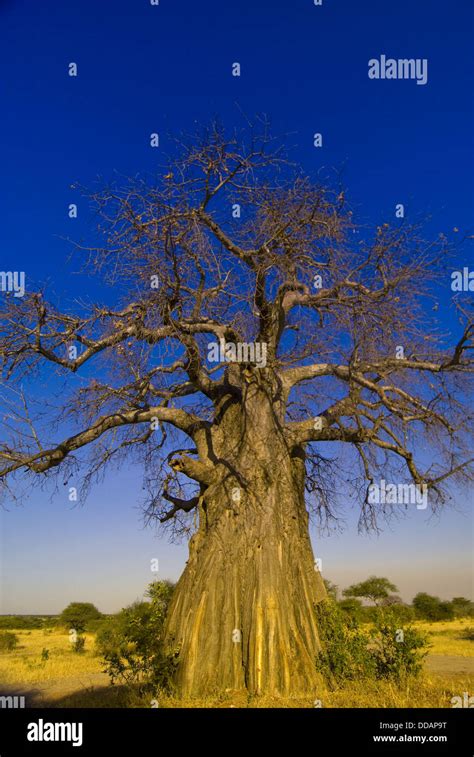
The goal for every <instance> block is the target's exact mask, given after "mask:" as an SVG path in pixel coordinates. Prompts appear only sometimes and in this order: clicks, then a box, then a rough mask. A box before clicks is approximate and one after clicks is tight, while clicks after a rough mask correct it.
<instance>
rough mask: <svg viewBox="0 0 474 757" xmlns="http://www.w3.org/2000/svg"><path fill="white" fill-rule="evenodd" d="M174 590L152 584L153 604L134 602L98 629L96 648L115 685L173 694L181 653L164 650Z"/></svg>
mask: <svg viewBox="0 0 474 757" xmlns="http://www.w3.org/2000/svg"><path fill="white" fill-rule="evenodd" d="M173 589H174V586H173V584H171V583H170V582H168V581H156V582H154V583H152V584H150V586H149V588H148V592H147V594H148V596H149V598H150V600H151V601H149V602H148V601H146V602H135V603H134V604H132V605H130V606H129V607H126V608H125V609H123V610H121V612H119V613H117V615H114V616H110V617H109V618H107V620H106V621H105V622H104V623H103V625H102V627H101V628H100V629H99V631H98V633H97V637H96V645H97V649H98V651H99V653H100V654H101V655H102V656H103V658H104V660H105V671H106V672H107V673H108V674H109V676H110V678H111V682H112V684H114V683H115V682H116V681H120V682H123V683H126V684H132V683H133V684H137V683H138V684H139V685H140V687H141V688H142V689H143V690H146V689H150V690H156V689H162V690H170V689H171V681H172V678H173V673H174V671H175V668H176V663H177V656H178V650H176V651H175V652H174V653H171V654H170V653H167V652H165V650H164V648H163V629H164V624H165V620H166V614H167V611H168V607H169V603H170V601H171V596H172V593H173Z"/></svg>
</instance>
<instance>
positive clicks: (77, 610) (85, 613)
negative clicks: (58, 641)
mask: <svg viewBox="0 0 474 757" xmlns="http://www.w3.org/2000/svg"><path fill="white" fill-rule="evenodd" d="M102 617H103V616H102V613H101V612H99V610H98V609H97V607H96V606H95V605H93V604H92V602H70V603H69V604H68V606H67V607H65V608H64V610H63V611H62V613H61V615H60V616H59V621H60V623H62V624H63V625H65V626H66V628H74V629H75V630H76V631H77V632H78V633H82V632H83V631H85V630H86V628H87V624H88V622H89V621H91V620H98V619H99V618H102Z"/></svg>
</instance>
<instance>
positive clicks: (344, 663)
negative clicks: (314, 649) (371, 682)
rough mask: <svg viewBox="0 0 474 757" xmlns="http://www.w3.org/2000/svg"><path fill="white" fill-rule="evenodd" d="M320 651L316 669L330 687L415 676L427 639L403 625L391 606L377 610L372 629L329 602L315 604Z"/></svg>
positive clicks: (337, 605)
mask: <svg viewBox="0 0 474 757" xmlns="http://www.w3.org/2000/svg"><path fill="white" fill-rule="evenodd" d="M316 614H317V621H318V629H319V635H320V641H321V646H322V649H321V652H320V653H319V656H318V667H319V669H320V670H321V672H322V674H323V675H324V677H325V678H326V680H327V681H328V683H329V684H331V685H335V684H336V685H337V684H340V683H342V682H343V681H346V680H354V679H358V680H360V679H364V678H365V679H375V678H385V679H392V680H396V681H400V680H402V679H404V678H406V677H409V676H411V677H416V676H417V675H419V673H420V672H421V670H422V667H423V659H424V657H425V655H426V654H427V640H426V637H425V636H424V635H423V634H421V633H420V632H419V631H417V630H416V629H414V628H413V627H411V626H403V624H401V623H400V620H399V618H398V617H397V614H396V611H394V608H393V607H390V608H387V607H384V608H381V607H379V608H376V616H375V623H374V627H373V628H372V629H369V630H366V629H362V628H361V626H360V624H359V621H358V620H357V618H355V617H354V616H353V615H351V614H350V613H348V612H347V611H346V610H345V609H344V608H341V605H340V603H335V602H333V601H332V600H330V599H327V600H325V601H324V602H321V603H319V604H318V605H317V608H316Z"/></svg>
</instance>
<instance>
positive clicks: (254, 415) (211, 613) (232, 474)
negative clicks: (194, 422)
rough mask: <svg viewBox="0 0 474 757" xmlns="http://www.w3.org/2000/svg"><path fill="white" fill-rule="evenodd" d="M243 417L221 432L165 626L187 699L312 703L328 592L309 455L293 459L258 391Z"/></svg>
mask: <svg viewBox="0 0 474 757" xmlns="http://www.w3.org/2000/svg"><path fill="white" fill-rule="evenodd" d="M244 406H245V413H242V411H241V407H242V406H240V408H238V407H235V406H231V407H230V408H229V409H228V410H226V412H224V413H223V418H222V419H221V420H220V422H219V424H217V425H216V430H215V431H214V436H213V439H212V444H211V448H212V450H211V452H212V454H211V458H212V459H213V460H214V464H215V466H216V467H215V470H216V474H217V479H218V481H217V483H216V484H214V485H213V486H209V487H207V488H203V491H202V496H201V498H200V502H199V529H198V531H197V532H196V534H195V535H194V536H193V537H192V539H191V541H190V547H189V560H188V562H187V565H186V568H185V570H184V573H183V575H182V576H181V578H180V580H179V582H178V584H177V587H176V590H175V594H174V597H173V601H172V604H171V607H170V612H169V615H168V620H167V627H166V643H167V646H168V648H169V649H174V650H175V649H177V648H178V649H179V657H178V669H177V675H176V685H177V689H178V691H179V692H180V695H181V696H182V697H184V698H203V697H207V696H212V695H215V694H218V693H222V692H223V691H228V690H232V691H235V690H247V691H248V692H249V693H250V694H254V695H260V694H267V695H273V696H288V695H297V694H313V693H316V690H317V686H318V684H319V683H320V682H321V679H320V676H319V674H318V671H317V664H316V658H317V654H318V651H319V649H320V643H319V638H318V631H317V626H316V620H315V612H314V608H315V604H316V603H317V602H318V601H321V599H323V598H324V596H325V594H326V592H325V587H324V583H323V581H322V578H321V575H320V573H319V572H318V571H317V570H316V569H315V565H314V557H313V553H312V548H311V542H310V539H309V531H308V513H307V511H306V507H305V502H304V462H303V459H302V456H301V451H300V453H299V454H298V453H295V451H292V450H290V449H289V448H288V446H287V444H286V441H285V438H284V435H283V432H282V430H281V427H280V426H279V423H278V418H277V414H276V413H275V411H274V408H273V407H271V406H269V405H268V401H266V400H265V398H264V397H263V396H262V393H261V392H260V391H259V390H257V391H255V392H254V393H253V401H252V395H251V393H250V396H247V397H246V402H245V405H244ZM221 453H225V454H224V455H223V456H221ZM223 461H225V463H224V462H223Z"/></svg>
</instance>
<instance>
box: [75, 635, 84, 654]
mask: <svg viewBox="0 0 474 757" xmlns="http://www.w3.org/2000/svg"><path fill="white" fill-rule="evenodd" d="M85 645H86V639H85V636H77V637H76V640H75V641H73V643H72V649H73V651H74V652H76V654H82V652H83V651H84V647H85Z"/></svg>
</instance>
